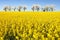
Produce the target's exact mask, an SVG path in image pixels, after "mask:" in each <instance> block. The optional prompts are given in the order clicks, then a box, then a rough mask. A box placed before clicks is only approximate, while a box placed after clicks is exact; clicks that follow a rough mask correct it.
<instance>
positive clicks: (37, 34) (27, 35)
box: [0, 12, 60, 40]
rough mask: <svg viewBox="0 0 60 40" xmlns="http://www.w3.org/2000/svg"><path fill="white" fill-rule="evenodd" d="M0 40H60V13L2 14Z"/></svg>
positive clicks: (0, 15)
mask: <svg viewBox="0 0 60 40" xmlns="http://www.w3.org/2000/svg"><path fill="white" fill-rule="evenodd" d="M0 40H60V12H0Z"/></svg>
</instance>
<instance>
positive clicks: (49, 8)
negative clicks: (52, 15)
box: [3, 5, 55, 12]
mask: <svg viewBox="0 0 60 40" xmlns="http://www.w3.org/2000/svg"><path fill="white" fill-rule="evenodd" d="M54 7H55V6H54V5H46V6H44V7H41V6H40V5H33V6H32V7H31V10H32V11H44V12H45V11H54V10H55V8H54ZM22 9H23V10H24V11H26V10H27V6H18V7H14V8H12V7H11V6H5V7H4V8H3V10H4V11H11V10H14V11H16V10H18V11H19V12H20V11H22Z"/></svg>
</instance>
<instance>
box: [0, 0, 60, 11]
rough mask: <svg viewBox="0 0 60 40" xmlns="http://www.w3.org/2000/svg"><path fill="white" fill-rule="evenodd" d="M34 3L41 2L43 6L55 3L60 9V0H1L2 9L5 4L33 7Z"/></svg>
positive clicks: (0, 8)
mask: <svg viewBox="0 0 60 40" xmlns="http://www.w3.org/2000/svg"><path fill="white" fill-rule="evenodd" d="M33 4H39V5H41V6H45V5H47V4H48V5H51V4H54V5H55V8H56V10H60V0H0V10H2V9H3V6H4V5H10V6H19V5H27V6H28V9H27V10H30V9H31V6H32V5H33Z"/></svg>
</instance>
